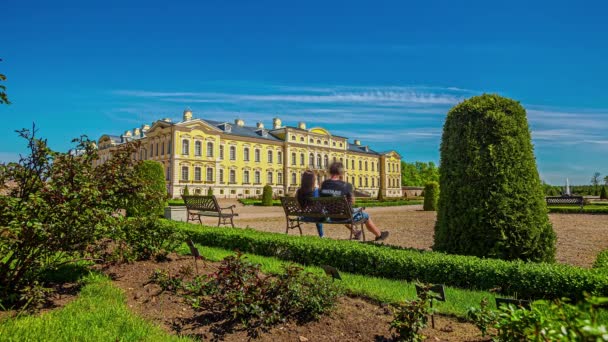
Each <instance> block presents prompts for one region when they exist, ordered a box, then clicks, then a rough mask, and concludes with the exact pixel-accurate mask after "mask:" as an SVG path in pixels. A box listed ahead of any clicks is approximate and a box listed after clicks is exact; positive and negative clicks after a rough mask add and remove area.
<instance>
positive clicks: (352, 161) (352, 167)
mask: <svg viewBox="0 0 608 342" xmlns="http://www.w3.org/2000/svg"><path fill="white" fill-rule="evenodd" d="M350 168H351V169H353V170H354V169H355V161H354V160H351V161H350Z"/></svg>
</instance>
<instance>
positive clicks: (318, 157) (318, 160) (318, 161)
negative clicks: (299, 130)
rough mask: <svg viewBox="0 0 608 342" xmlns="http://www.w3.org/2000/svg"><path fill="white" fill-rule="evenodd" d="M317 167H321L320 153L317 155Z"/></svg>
mask: <svg viewBox="0 0 608 342" xmlns="http://www.w3.org/2000/svg"><path fill="white" fill-rule="evenodd" d="M317 167H318V168H319V169H320V168H321V155H320V154H319V155H318V156H317Z"/></svg>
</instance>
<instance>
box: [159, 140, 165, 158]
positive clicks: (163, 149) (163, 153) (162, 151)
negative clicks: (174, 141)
mask: <svg viewBox="0 0 608 342" xmlns="http://www.w3.org/2000/svg"><path fill="white" fill-rule="evenodd" d="M160 146H161V149H160V154H162V155H163V156H164V155H165V142H164V141H163V144H162V145H160Z"/></svg>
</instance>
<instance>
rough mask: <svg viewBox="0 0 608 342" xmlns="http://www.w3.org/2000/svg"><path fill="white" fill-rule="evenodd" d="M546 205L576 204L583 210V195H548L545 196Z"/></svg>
mask: <svg viewBox="0 0 608 342" xmlns="http://www.w3.org/2000/svg"><path fill="white" fill-rule="evenodd" d="M545 200H546V201H547V205H577V206H580V207H581V211H582V210H583V205H584V203H585V200H584V199H583V196H549V197H545Z"/></svg>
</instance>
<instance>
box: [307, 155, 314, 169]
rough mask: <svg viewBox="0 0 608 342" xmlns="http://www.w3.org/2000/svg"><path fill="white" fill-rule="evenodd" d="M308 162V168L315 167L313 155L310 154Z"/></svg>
mask: <svg viewBox="0 0 608 342" xmlns="http://www.w3.org/2000/svg"><path fill="white" fill-rule="evenodd" d="M308 162H309V163H310V168H311V169H312V168H314V167H315V155H314V154H312V153H311V154H310V155H309V156H308Z"/></svg>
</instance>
